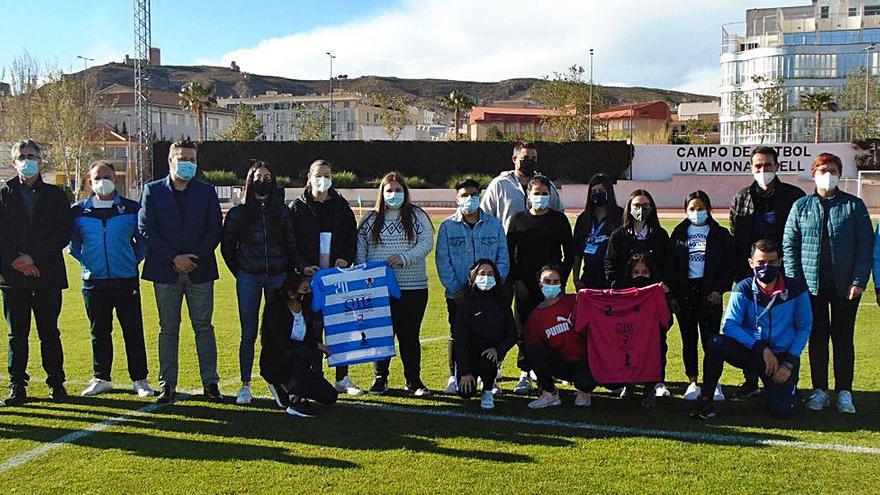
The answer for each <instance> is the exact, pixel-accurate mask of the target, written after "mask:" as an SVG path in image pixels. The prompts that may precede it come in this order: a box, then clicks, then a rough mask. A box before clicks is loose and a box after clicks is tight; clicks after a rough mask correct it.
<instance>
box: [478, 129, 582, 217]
mask: <svg viewBox="0 0 880 495" xmlns="http://www.w3.org/2000/svg"><path fill="white" fill-rule="evenodd" d="M513 165H514V169H513V170H509V171H506V172H502V173H501V174H500V175H498V177H495V178H494V179H492V182H490V183H489V185H488V186H487V187H486V192H485V193H484V194H483V199H482V201H481V202H480V207H481V208H482V209H483V211H484V212H486V213H488V214H490V215H492V216H493V217H495V218H497V219H498V220H501V223H502V224H503V225H504V231H505V232H507V231H509V230H510V222H511V221H512V220H513V217H514V215H516V214H517V213H519V212H521V211H526V210H528V209H529V202H528V199H529V198H528V188H527V186H528V183H529V180H531V178H532V177H534V176H535V175H542V174H540V173H539V172H538V171H537V167H538V149H537V148H536V147H535V144H534V143H530V142H523V141H519V142H517V143H516V145H515V146H514V147H513ZM548 183H549V184H550V186H549V188H550V196H549V197H550V203H549V208H550V209H551V210H554V211H562V212H564V211H565V206H564V205H563V204H562V198H560V197H559V190H558V189H557V188H556V186H555V185H554V184H553V183H552V182H549V181H548Z"/></svg>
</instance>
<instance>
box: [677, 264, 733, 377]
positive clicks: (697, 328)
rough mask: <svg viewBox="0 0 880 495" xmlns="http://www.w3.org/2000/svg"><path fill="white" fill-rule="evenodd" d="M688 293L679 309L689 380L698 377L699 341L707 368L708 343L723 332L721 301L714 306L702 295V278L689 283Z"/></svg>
mask: <svg viewBox="0 0 880 495" xmlns="http://www.w3.org/2000/svg"><path fill="white" fill-rule="evenodd" d="M690 282H691V283H690V287H688V289H687V293H686V294H685V295H684V296H683V297H681V298H680V299H679V300H678V304H679V307H680V310H679V312H678V313H677V314H676V316H678V328H679V330H681V350H682V356H683V358H684V372H685V374H686V375H687V376H688V378H693V377H695V376H699V374H700V368H699V367H698V366H699V363H698V357H697V355H698V354H697V339H699V340H700V343H701V344H702V347H703V367H704V368H705V366H706V365H705V359H706V346H707V345H708V343H709V340H710V339H711V338H712V337H713V336H715V335H718V334H719V333H721V306H722V305H721V302H719V303H718V304H711V303H710V302H709V301H708V300H707V299H706V298H707V297H708V296H709V294H707V293H705V292H703V290H702V289H701V285H702V283H703V279H693V280H691V281H690Z"/></svg>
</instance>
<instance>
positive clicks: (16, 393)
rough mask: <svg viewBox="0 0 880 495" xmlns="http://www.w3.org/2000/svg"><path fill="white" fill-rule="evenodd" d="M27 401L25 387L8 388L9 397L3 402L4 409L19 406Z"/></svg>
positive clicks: (14, 386)
mask: <svg viewBox="0 0 880 495" xmlns="http://www.w3.org/2000/svg"><path fill="white" fill-rule="evenodd" d="M26 400H27V387H25V386H24V385H13V386H11V387H9V397H7V398H6V400H5V401H3V405H4V406H6V407H14V406H20V405H22V404H24V403H25V401H26Z"/></svg>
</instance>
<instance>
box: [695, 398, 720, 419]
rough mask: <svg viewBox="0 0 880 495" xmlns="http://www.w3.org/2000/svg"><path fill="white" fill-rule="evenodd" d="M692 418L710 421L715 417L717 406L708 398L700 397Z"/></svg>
mask: <svg viewBox="0 0 880 495" xmlns="http://www.w3.org/2000/svg"><path fill="white" fill-rule="evenodd" d="M691 417H692V418H694V419H699V420H700V421H709V420H710V419H713V418H714V417H715V404H714V402H712V399H710V398H708V397H699V398H697V402H696V403H695V404H694V410H693V411H691Z"/></svg>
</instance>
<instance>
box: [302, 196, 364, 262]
mask: <svg viewBox="0 0 880 495" xmlns="http://www.w3.org/2000/svg"><path fill="white" fill-rule="evenodd" d="M329 195H330V198H329V199H328V200H327V201H325V202H324V204H323V205H320V206H319V205H318V204H317V202H316V201H315V198H314V197H313V196H312V193H310V192H309V191H308V190H306V191H303V193H302V195H300V197H298V198H296V199H295V200H294V201H293V203H292V204H291V205H290V209H291V211H292V212H293V226H294V229H295V230H296V243H297V248H298V249H299V252H300V254H301V255H302V258H303V263H304V264H305V266H315V265H317V264H318V261H319V257H320V252H319V246H320V236H321V223H320V219H319V218H318V215H319V212H318V208H321V207H323V208H327V213H328V214H329V216H331V217H332V230H331V231H330V232H331V233H332V237H331V239H330V266H333V265H334V264H335V263H336V260H338V259H343V260H345V261H347V262H349V263H354V259H355V256H356V255H357V221H355V218H354V212H353V211H351V207H350V206H349V205H348V201H347V200H346V199H345V198H344V197H342V195H341V194H339V193H338V192H336V189H330V191H329Z"/></svg>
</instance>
